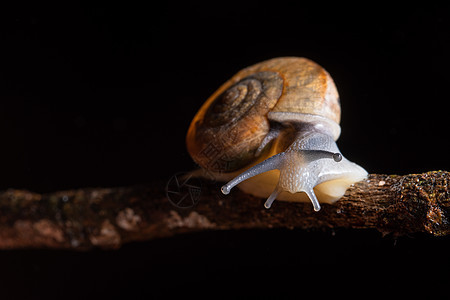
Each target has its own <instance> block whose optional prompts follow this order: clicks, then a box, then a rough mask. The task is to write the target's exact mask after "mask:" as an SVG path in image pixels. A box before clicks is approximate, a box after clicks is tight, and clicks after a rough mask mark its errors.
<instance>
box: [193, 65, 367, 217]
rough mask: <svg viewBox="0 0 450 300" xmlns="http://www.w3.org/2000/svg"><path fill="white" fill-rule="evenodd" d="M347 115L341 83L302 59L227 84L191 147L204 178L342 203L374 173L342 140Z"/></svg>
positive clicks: (251, 71)
mask: <svg viewBox="0 0 450 300" xmlns="http://www.w3.org/2000/svg"><path fill="white" fill-rule="evenodd" d="M340 115H341V107H340V100H339V95H338V92H337V89H336V86H335V84H334V82H333V79H332V78H331V76H330V75H329V74H328V72H327V71H325V69H323V68H322V67H321V66H319V65H318V64H316V63H315V62H313V61H311V60H309V59H307V58H302V57H280V58H274V59H270V60H267V61H263V62H260V63H257V64H255V65H253V66H250V67H247V68H245V69H243V70H241V71H239V72H238V73H237V74H235V75H234V76H233V77H232V78H231V79H230V80H228V81H227V82H225V83H224V84H223V85H222V86H221V87H220V88H219V89H218V90H217V91H216V92H215V93H214V94H212V95H211V96H210V97H209V98H208V100H207V101H206V102H205V103H204V104H203V106H202V107H201V108H200V110H199V111H198V112H197V114H196V115H195V117H194V119H193V120H192V122H191V124H190V127H189V129H188V132H187V136H186V145H187V149H188V152H189V154H190V155H191V157H192V158H193V160H194V161H195V162H196V163H197V164H198V165H199V166H200V167H201V168H202V169H201V170H202V174H203V175H202V176H213V177H214V178H215V179H217V180H220V181H226V182H228V183H226V184H225V185H224V186H222V189H221V190H222V192H223V193H224V194H228V193H230V190H231V189H232V188H233V187H234V186H236V185H238V184H239V188H240V189H242V190H243V191H244V192H246V193H249V194H252V195H254V196H257V197H262V198H267V200H266V202H265V204H264V206H265V207H266V208H270V207H271V205H272V203H273V202H274V200H275V199H278V200H284V201H297V202H306V201H311V202H312V205H313V208H314V210H315V211H319V210H320V204H319V203H320V202H322V203H334V202H335V201H337V200H338V199H339V198H341V197H342V196H343V195H344V193H345V191H346V190H347V188H348V187H350V185H352V184H353V183H355V182H357V181H360V180H363V179H364V178H365V177H366V176H367V172H366V170H364V169H363V168H362V167H360V166H359V165H357V164H355V163H353V162H350V161H349V160H347V159H346V158H345V157H344V156H343V155H342V153H341V152H340V151H339V149H338V147H337V145H336V140H337V139H338V137H339V135H340V132H341V128H340V126H339V122H340Z"/></svg>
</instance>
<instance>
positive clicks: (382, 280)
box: [0, 1, 450, 298]
mask: <svg viewBox="0 0 450 300" xmlns="http://www.w3.org/2000/svg"><path fill="white" fill-rule="evenodd" d="M144 3H145V4H144ZM1 14H2V15H3V17H2V27H1V31H0V38H1V40H0V42H1V57H0V141H1V144H0V166H1V172H0V188H1V189H2V190H3V189H7V188H25V189H30V190H32V191H36V192H50V191H55V190H60V189H68V188H77V187H97V186H125V185H132V184H139V183H144V184H145V183H147V182H150V181H153V180H157V179H158V180H161V179H162V180H165V179H166V178H167V179H168V178H170V177H171V176H172V175H173V174H174V173H176V172H179V171H186V170H191V169H193V168H195V167H196V166H195V164H194V163H193V162H192V160H191V159H190V157H189V155H188V153H187V151H186V149H185V140H184V138H185V134H186V130H187V128H188V126H189V123H190V121H191V119H192V117H193V116H194V114H195V113H196V111H197V110H198V108H199V107H200V105H201V104H202V103H203V101H205V100H206V98H207V97H208V96H209V95H210V94H211V93H213V92H214V91H215V89H217V88H218V87H219V86H220V84H222V83H223V82H224V81H225V80H227V79H228V78H230V77H231V76H232V75H233V74H234V73H236V72H237V71H238V70H240V69H241V68H243V67H246V66H248V65H251V64H254V63H257V62H259V61H261V60H265V59H269V58H272V57H277V56H304V57H308V58H310V59H312V60H314V61H316V62H317V63H319V64H320V65H322V66H323V67H325V68H326V69H327V71H328V72H329V73H330V74H331V75H332V77H333V78H334V80H335V83H336V85H337V87H338V90H339V93H340V97H341V104H342V121H341V127H342V134H341V137H340V139H339V141H338V145H339V147H340V149H341V151H342V152H343V153H344V155H346V157H348V158H349V159H350V160H353V161H355V162H357V163H359V164H360V165H362V166H364V167H365V168H366V169H367V170H368V171H369V172H370V173H392V174H407V173H419V172H424V171H429V170H449V169H450V161H449V158H448V154H449V153H448V147H447V144H448V143H447V137H448V125H447V124H448V99H449V98H448V97H449V96H448V87H449V85H450V75H449V72H448V70H449V67H450V59H449V55H448V54H449V53H450V15H449V8H448V6H445V7H444V6H437V5H436V6H432V5H428V6H426V7H423V6H416V5H412V4H410V5H408V6H402V7H400V6H398V7H393V6H392V5H390V6H382V5H375V4H373V5H368V4H365V5H364V6H363V5H357V4H353V5H348V6H345V5H342V4H340V3H339V4H329V3H322V2H320V3H317V4H311V3H309V2H302V1H290V2H289V1H274V2H258V1H246V2H233V1H226V2H213V3H212V2H211V3H208V2H207V3H203V2H194V3H186V2H181V3H178V2H166V3H158V4H150V2H149V3H146V2H142V3H139V4H137V3H132V2H126V3H125V2H124V3H119V2H104V3H100V2H95V3H94V2H87V3H84V4H83V3H77V2H66V1H61V3H59V2H58V3H47V2H46V3H42V2H36V3H35V4H23V5H18V6H17V7H13V8H10V7H8V8H6V9H2V11H1ZM274 209H275V208H274ZM448 249H449V243H448V239H447V238H436V239H433V238H429V237H426V236H422V235H414V236H409V237H401V238H399V239H397V238H394V237H391V236H388V237H382V236H381V235H380V234H379V233H377V232H372V231H357V230H338V231H335V232H329V231H327V232H315V231H313V232H303V231H299V230H292V231H288V230H273V231H270V232H267V231H244V232H219V233H217V232H213V233H204V234H193V235H186V236H181V237H176V238H173V239H162V240H157V241H151V242H148V243H141V244H132V245H128V246H125V247H124V248H122V249H121V250H119V251H112V252H102V251H94V252H91V253H74V252H70V251H69V252H67V251H32V250H23V251H3V252H0V263H1V265H2V266H1V268H2V271H1V273H2V278H1V279H2V280H1V281H0V287H2V289H3V291H6V294H8V293H10V294H11V295H14V293H16V295H22V296H27V297H28V298H39V297H41V296H42V297H44V295H47V293H49V294H51V295H58V296H62V295H65V296H67V295H68V296H69V297H70V296H89V295H94V294H97V295H104V296H113V295H131V294H132V295H135V296H145V297H146V298H148V297H147V296H158V295H160V296H164V295H167V294H168V293H172V292H173V291H174V290H176V288H177V287H181V289H180V291H181V292H182V293H183V292H184V291H185V292H186V293H187V294H191V293H193V294H196V293H199V294H202V293H203V292H204V291H205V290H204V288H205V286H213V287H215V288H216V289H217V290H216V292H215V293H216V294H217V291H220V292H219V295H222V292H223V293H225V294H228V293H230V295H235V294H234V290H235V289H234V288H235V287H239V288H243V289H242V290H241V292H242V293H244V295H249V296H251V295H267V296H271V295H273V296H287V295H294V296H303V295H306V294H305V293H306V292H310V291H314V288H318V289H319V290H318V291H319V294H320V293H322V292H324V291H325V290H326V287H329V286H330V284H335V285H336V286H338V288H337V290H336V291H337V292H340V293H347V292H350V291H352V292H355V286H353V284H354V283H355V282H356V283H357V284H360V285H361V284H366V285H367V286H368V288H369V289H370V290H373V289H374V287H376V289H382V288H383V287H388V288H391V287H399V286H403V284H406V283H411V282H412V283H415V286H416V287H421V288H424V289H427V288H429V285H428V284H431V283H433V284H435V286H433V288H436V287H440V286H441V285H442V284H443V283H445V282H448V280H449V276H448V272H447V271H446V269H448V267H449V263H450V261H449V260H448V255H447V254H446V253H448ZM155 273H156V274H159V275H158V276H157V277H154V276H153V275H154V274H155ZM376 274H379V275H376ZM253 279H255V280H257V281H258V284H252V283H250V282H253ZM366 279H367V280H366ZM352 282H353V284H352ZM25 287H28V288H29V290H27V289H25ZM430 288H431V287H430ZM187 294H186V295H187ZM216 294H211V295H216ZM236 295H241V294H236ZM74 298H75V297H74Z"/></svg>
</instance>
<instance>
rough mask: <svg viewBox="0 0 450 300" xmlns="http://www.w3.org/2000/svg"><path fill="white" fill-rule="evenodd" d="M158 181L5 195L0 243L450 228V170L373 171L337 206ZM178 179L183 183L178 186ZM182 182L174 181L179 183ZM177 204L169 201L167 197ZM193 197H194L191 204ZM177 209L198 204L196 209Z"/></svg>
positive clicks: (71, 244)
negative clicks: (268, 202) (279, 230)
mask: <svg viewBox="0 0 450 300" xmlns="http://www.w3.org/2000/svg"><path fill="white" fill-rule="evenodd" d="M180 178H181V177H179V178H178V182H176V180H175V179H174V178H172V179H171V181H170V182H169V183H166V182H154V183H152V184H149V185H146V186H134V187H120V188H85V189H78V190H69V191H59V192H54V193H49V194H36V193H32V192H29V191H25V190H12V189H11V190H7V191H4V192H1V193H0V248H1V249H11V248H24V247H32V248H40V247H46V248H60V249H61V248H65V249H79V250H86V249H90V248H93V247H101V248H117V247H120V246H121V245H122V244H124V243H128V242H131V241H141V240H150V239H154V238H159V237H168V236H172V235H174V234H179V233H184V232H194V231H202V230H229V229H244V228H274V227H285V228H304V229H307V228H375V229H377V230H379V231H380V232H383V233H394V234H407V233H416V232H427V233H429V234H431V235H434V236H443V235H447V234H449V233H450V220H449V219H448V217H449V216H450V197H449V187H448V182H449V180H450V173H449V172H445V171H436V172H428V173H423V174H411V175H405V176H397V175H379V174H373V175H370V176H369V178H368V179H367V180H364V181H362V182H359V183H356V184H355V185H354V186H352V187H351V188H350V189H348V191H347V192H346V194H345V196H344V197H343V198H342V199H341V200H339V201H338V202H336V203H335V204H333V205H328V204H322V209H321V210H320V211H319V212H314V210H313V208H312V205H311V204H310V203H289V202H283V201H276V202H275V203H274V205H273V206H272V208H271V209H269V210H266V209H265V208H264V207H263V203H264V201H265V199H259V198H255V197H253V196H250V195H247V194H245V193H243V192H241V191H239V189H235V190H233V191H232V192H231V193H230V195H228V196H224V195H222V194H221V193H220V186H221V183H214V182H206V181H202V182H201V187H200V182H199V181H198V180H197V181H192V180H193V179H190V181H189V180H188V181H187V182H183V181H182V180H181V179H180ZM176 183H178V187H177V186H176ZM173 184H175V185H173ZM167 196H168V197H169V199H170V200H171V201H169V199H168V197H167ZM186 201H187V202H186ZM172 202H173V203H176V204H177V205H178V206H182V205H184V206H186V203H187V205H192V204H193V203H195V204H196V205H195V206H194V207H192V208H185V209H181V208H177V207H176V206H174V205H173V203H172Z"/></svg>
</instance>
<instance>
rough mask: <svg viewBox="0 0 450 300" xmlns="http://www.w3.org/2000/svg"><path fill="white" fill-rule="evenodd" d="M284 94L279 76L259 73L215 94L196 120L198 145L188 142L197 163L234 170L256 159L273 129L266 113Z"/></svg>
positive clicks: (224, 169)
mask: <svg viewBox="0 0 450 300" xmlns="http://www.w3.org/2000/svg"><path fill="white" fill-rule="evenodd" d="M222 90H223V89H222ZM282 91H283V79H282V77H281V76H280V75H279V74H278V73H276V72H258V73H255V74H252V75H250V76H248V77H245V78H243V79H241V80H239V81H237V82H235V83H229V84H228V86H227V87H226V88H225V89H224V90H223V91H222V92H221V93H220V94H219V95H218V96H217V97H215V95H213V96H212V97H214V99H213V100H212V102H211V104H210V105H209V106H208V107H207V108H206V109H205V110H204V113H199V114H198V115H197V117H196V118H195V119H194V121H193V124H194V130H195V132H194V133H193V134H192V138H193V139H194V141H195V142H194V143H191V144H189V142H188V148H189V152H190V153H191V155H192V157H193V158H194V160H195V161H196V162H197V163H198V164H199V165H200V166H201V167H203V168H205V169H207V170H210V171H213V172H231V171H235V170H238V169H240V168H242V167H244V166H245V165H247V164H248V163H250V162H251V161H252V160H254V159H255V152H256V150H257V149H258V147H259V145H260V144H261V142H262V140H263V139H264V137H265V135H266V134H267V133H268V132H269V129H270V127H269V122H268V120H267V113H268V112H269V111H270V110H271V109H272V108H273V107H274V106H275V105H276V103H277V100H278V98H279V97H280V96H281V94H282ZM199 115H200V116H201V118H199V117H198V116H199ZM188 136H189V133H188Z"/></svg>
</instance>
